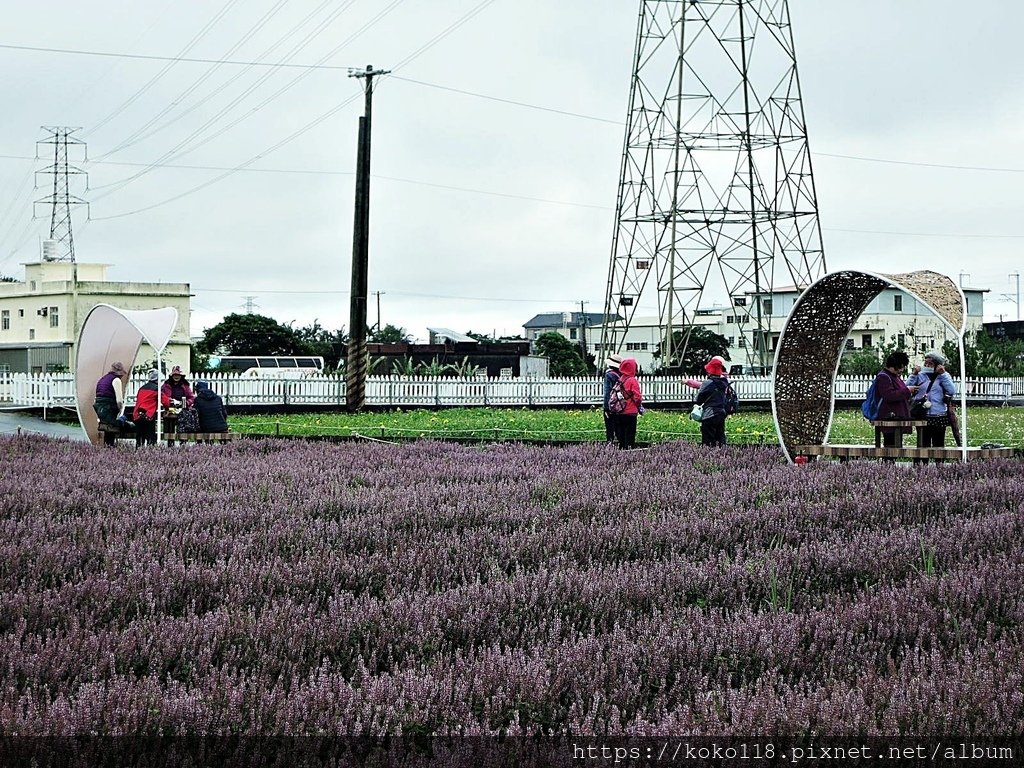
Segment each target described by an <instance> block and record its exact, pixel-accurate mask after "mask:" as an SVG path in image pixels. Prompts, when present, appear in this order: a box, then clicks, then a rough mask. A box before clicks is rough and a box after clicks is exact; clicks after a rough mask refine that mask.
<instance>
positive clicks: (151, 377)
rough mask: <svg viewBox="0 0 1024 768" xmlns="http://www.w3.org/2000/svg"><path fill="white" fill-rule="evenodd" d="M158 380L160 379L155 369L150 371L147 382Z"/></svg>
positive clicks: (158, 372)
mask: <svg viewBox="0 0 1024 768" xmlns="http://www.w3.org/2000/svg"><path fill="white" fill-rule="evenodd" d="M159 379H160V371H158V370H157V369H156V368H153V369H151V370H150V372H149V380H150V381H158V380H159Z"/></svg>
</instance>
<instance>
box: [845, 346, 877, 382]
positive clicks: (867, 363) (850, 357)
mask: <svg viewBox="0 0 1024 768" xmlns="http://www.w3.org/2000/svg"><path fill="white" fill-rule="evenodd" d="M881 365H882V364H881V362H880V361H879V359H878V350H875V349H872V348H871V347H865V348H864V349H858V350H856V351H854V352H847V353H846V354H845V355H843V359H842V360H840V361H839V373H840V374H842V375H843V376H874V375H875V374H876V373H878V370H879V368H881Z"/></svg>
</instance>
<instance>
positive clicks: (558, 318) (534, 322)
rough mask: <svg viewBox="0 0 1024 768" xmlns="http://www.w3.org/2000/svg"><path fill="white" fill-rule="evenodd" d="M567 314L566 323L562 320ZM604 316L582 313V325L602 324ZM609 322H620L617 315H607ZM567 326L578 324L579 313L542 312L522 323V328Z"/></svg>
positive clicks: (600, 313)
mask: <svg viewBox="0 0 1024 768" xmlns="http://www.w3.org/2000/svg"><path fill="white" fill-rule="evenodd" d="M566 314H568V315H569V316H570V319H569V320H568V322H566V321H565V320H564V317H565V315H566ZM604 318H605V315H604V313H603V312H584V313H583V324H584V325H586V326H588V327H589V326H593V325H601V324H602V323H603V322H604ZM608 318H609V319H610V320H620V319H621V318H620V317H619V316H618V315H608ZM563 324H564V325H567V326H569V327H570V328H575V327H577V326H579V324H580V313H579V312H568V313H566V312H544V313H542V314H539V315H534V316H533V317H532V318H530V319H529V320H527V321H526V322H525V323H523V328H561V327H562V325H563Z"/></svg>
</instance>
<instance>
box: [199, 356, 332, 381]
mask: <svg viewBox="0 0 1024 768" xmlns="http://www.w3.org/2000/svg"><path fill="white" fill-rule="evenodd" d="M208 364H209V367H210V370H211V371H217V372H218V373H240V374H242V376H244V377H248V378H254V379H301V378H305V377H306V376H318V375H320V374H322V373H323V372H324V359H323V358H322V357H312V356H297V357H284V356H280V355H275V356H272V357H268V356H265V355H260V356H256V355H224V356H221V357H211V358H210V359H209V363H208Z"/></svg>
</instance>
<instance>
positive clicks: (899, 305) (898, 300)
mask: <svg viewBox="0 0 1024 768" xmlns="http://www.w3.org/2000/svg"><path fill="white" fill-rule="evenodd" d="M892 311H893V312H902V311H903V296H902V295H901V294H898V293H897V294H896V295H895V296H893V297H892ZM900 346H902V344H901V345H900Z"/></svg>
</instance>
